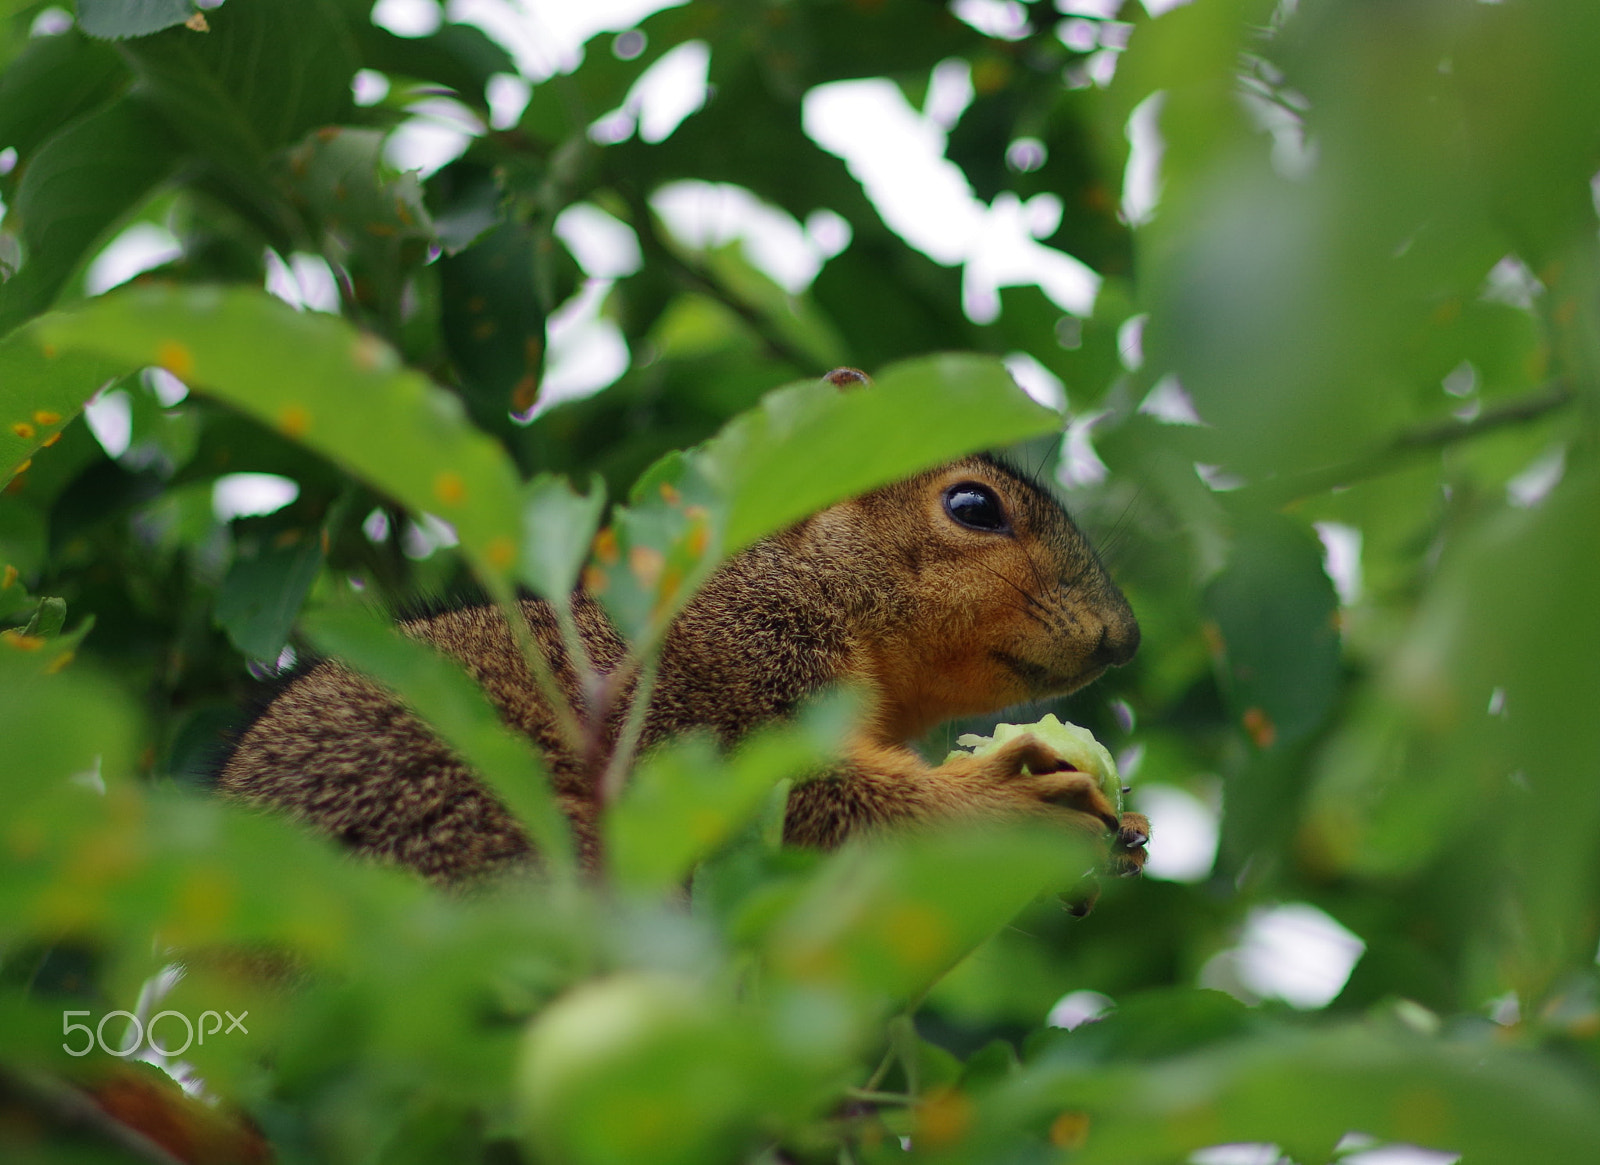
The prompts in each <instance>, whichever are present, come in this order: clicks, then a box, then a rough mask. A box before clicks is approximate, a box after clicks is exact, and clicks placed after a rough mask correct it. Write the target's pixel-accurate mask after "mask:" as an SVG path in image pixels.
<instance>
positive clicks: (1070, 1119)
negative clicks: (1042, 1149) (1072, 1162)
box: [1050, 1112, 1089, 1149]
mask: <svg viewBox="0 0 1600 1165" xmlns="http://www.w3.org/2000/svg"><path fill="white" fill-rule="evenodd" d="M1088 1140H1089V1114H1088V1113H1086V1112H1064V1113H1062V1114H1061V1115H1060V1116H1058V1117H1056V1119H1055V1120H1053V1121H1051V1122H1050V1143H1051V1144H1052V1145H1054V1146H1055V1147H1056V1148H1058V1149H1081V1148H1083V1146H1084V1145H1085V1144H1086V1143H1087V1142H1088Z"/></svg>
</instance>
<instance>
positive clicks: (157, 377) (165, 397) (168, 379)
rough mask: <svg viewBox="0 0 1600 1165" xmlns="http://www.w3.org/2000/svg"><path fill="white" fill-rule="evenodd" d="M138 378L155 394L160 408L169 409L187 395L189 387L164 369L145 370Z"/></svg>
mask: <svg viewBox="0 0 1600 1165" xmlns="http://www.w3.org/2000/svg"><path fill="white" fill-rule="evenodd" d="M140 378H141V379H142V380H143V381H144V383H145V386H146V387H148V388H149V389H150V391H151V392H153V393H155V396H156V399H157V400H158V401H160V402H161V407H162V408H168V409H170V408H171V407H172V406H173V405H175V404H178V403H179V402H180V401H182V400H184V399H186V398H187V397H188V395H189V386H188V385H187V384H185V383H184V382H183V381H181V380H179V379H178V378H177V377H176V376H174V375H172V373H170V372H168V371H167V370H166V369H165V368H146V369H145V370H144V371H143V372H142V373H140Z"/></svg>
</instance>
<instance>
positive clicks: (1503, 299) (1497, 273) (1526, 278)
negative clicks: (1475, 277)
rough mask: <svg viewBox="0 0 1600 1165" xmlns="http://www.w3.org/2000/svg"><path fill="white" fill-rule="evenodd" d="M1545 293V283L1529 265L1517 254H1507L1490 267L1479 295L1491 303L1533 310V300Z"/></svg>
mask: <svg viewBox="0 0 1600 1165" xmlns="http://www.w3.org/2000/svg"><path fill="white" fill-rule="evenodd" d="M1543 293H1544V284H1543V283H1540V282H1539V277H1538V276H1537V275H1535V274H1534V273H1533V272H1532V271H1531V270H1529V268H1528V265H1527V264H1526V263H1524V262H1523V261H1522V260H1521V259H1519V258H1517V256H1515V255H1507V256H1506V257H1505V258H1503V259H1501V260H1500V262H1498V263H1496V264H1495V265H1494V266H1493V267H1491V268H1490V269H1489V274H1488V275H1487V276H1485V278H1484V281H1483V290H1481V291H1480V292H1479V293H1478V296H1479V298H1481V299H1486V300H1488V301H1489V302H1490V303H1505V304H1510V305H1511V306H1512V307H1520V308H1521V309H1522V310H1523V311H1531V310H1533V301H1534V300H1535V299H1537V298H1538V297H1539V296H1540V295H1542V294H1543Z"/></svg>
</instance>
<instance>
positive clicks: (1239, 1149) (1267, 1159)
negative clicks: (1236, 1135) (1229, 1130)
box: [1189, 1141, 1283, 1165]
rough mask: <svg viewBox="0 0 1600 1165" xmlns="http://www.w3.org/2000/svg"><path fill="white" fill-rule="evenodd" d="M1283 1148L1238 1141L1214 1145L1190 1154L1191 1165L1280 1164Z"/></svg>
mask: <svg viewBox="0 0 1600 1165" xmlns="http://www.w3.org/2000/svg"><path fill="white" fill-rule="evenodd" d="M1281 1160H1283V1150H1281V1149H1279V1148H1278V1146H1276V1145H1268V1144H1264V1143H1258V1142H1250V1141H1238V1142H1234V1143H1231V1144H1227V1145H1212V1146H1211V1147H1210V1148H1207V1149H1196V1150H1195V1151H1194V1152H1193V1153H1190V1154H1189V1165H1278V1162H1279V1161H1281Z"/></svg>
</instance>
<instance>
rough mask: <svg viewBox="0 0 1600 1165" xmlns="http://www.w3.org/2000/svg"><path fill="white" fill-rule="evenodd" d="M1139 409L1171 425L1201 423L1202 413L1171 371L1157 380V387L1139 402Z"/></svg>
mask: <svg viewBox="0 0 1600 1165" xmlns="http://www.w3.org/2000/svg"><path fill="white" fill-rule="evenodd" d="M1139 411H1140V412H1141V413H1144V414H1145V415H1147V416H1151V417H1154V418H1155V419H1156V420H1158V421H1164V422H1166V423H1167V424H1169V425H1198V424H1201V423H1202V422H1201V420H1200V413H1199V412H1198V411H1197V410H1196V409H1195V407H1194V401H1193V400H1192V399H1191V398H1190V396H1189V393H1188V392H1187V390H1185V389H1184V387H1183V385H1182V383H1181V382H1179V380H1178V378H1177V376H1176V375H1174V374H1173V373H1171V372H1169V373H1167V374H1166V375H1165V376H1163V377H1162V378H1161V379H1160V380H1158V381H1156V383H1155V387H1154V388H1152V389H1151V390H1150V391H1149V393H1147V394H1146V396H1145V398H1144V400H1143V401H1141V402H1140V404H1139Z"/></svg>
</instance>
